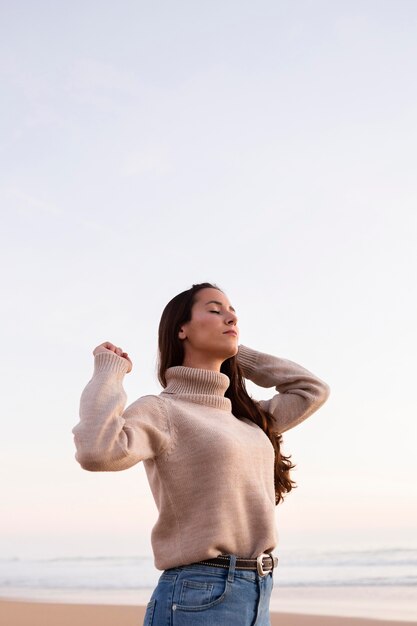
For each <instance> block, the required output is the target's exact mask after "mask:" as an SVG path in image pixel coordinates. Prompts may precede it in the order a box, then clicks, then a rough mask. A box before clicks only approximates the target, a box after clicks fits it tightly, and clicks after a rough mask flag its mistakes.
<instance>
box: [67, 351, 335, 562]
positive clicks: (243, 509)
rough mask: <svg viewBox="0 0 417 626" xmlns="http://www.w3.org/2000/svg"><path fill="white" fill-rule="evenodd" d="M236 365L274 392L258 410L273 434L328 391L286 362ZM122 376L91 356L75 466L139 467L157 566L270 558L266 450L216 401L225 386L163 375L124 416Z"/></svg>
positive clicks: (246, 357) (211, 375) (115, 359)
mask: <svg viewBox="0 0 417 626" xmlns="http://www.w3.org/2000/svg"><path fill="white" fill-rule="evenodd" d="M238 359H239V363H240V365H241V366H242V368H243V371H244V374H245V377H246V378H248V379H249V380H252V381H253V382H254V383H256V384H257V385H259V386H261V387H275V389H276V390H277V391H278V392H279V393H278V394H276V395H274V396H273V397H272V398H271V399H270V400H266V401H261V402H260V404H261V406H262V407H263V408H264V409H266V410H268V411H270V412H271V413H272V414H273V415H274V417H275V419H276V423H277V430H279V431H280V432H284V431H285V430H288V429H289V428H293V427H294V426H296V425H297V424H299V423H300V422H302V421H303V420H304V419H305V418H306V417H308V416H309V415H311V413H313V412H314V411H316V410H317V409H318V408H319V407H320V406H321V404H323V402H324V401H325V400H326V399H327V396H328V393H329V388H328V386H327V385H326V383H324V382H322V381H321V380H320V379H318V378H317V377H316V376H314V375H313V374H311V373H310V372H309V371H307V370H306V369H304V368H303V367H301V366H300V365H297V364H296V363H293V362H292V361H288V360H284V359H280V358H277V357H274V356H270V355H267V354H263V353H261V352H256V351H254V350H251V349H250V348H247V347H245V346H240V347H239V352H238ZM126 371H127V363H126V361H125V360H124V359H122V358H121V357H119V356H117V355H116V354H114V353H113V352H107V353H100V354H98V355H96V357H95V368H94V374H93V377H92V379H91V380H90V382H89V383H88V384H87V386H86V387H85V389H84V391H83V393H82V396H81V403H80V421H79V423H78V424H77V426H75V428H74V429H73V433H74V441H75V445H76V448H77V453H76V459H77V460H78V462H79V463H80V465H81V466H82V467H83V468H84V469H87V470H90V471H116V470H123V469H127V468H129V467H131V466H132V465H135V463H138V462H139V461H143V462H144V466H145V469H146V473H147V476H148V480H149V484H150V487H151V490H152V493H153V496H154V499H155V503H156V505H157V507H158V511H159V517H158V520H157V522H156V524H155V526H154V528H153V530H152V547H153V551H154V557H155V567H156V568H157V569H160V570H164V569H168V568H171V567H176V566H180V565H186V564H188V563H193V562H196V561H200V560H204V559H207V558H213V557H215V556H218V555H219V554H236V555H238V556H240V557H246V558H254V557H256V556H258V555H259V554H261V553H262V552H270V551H272V550H273V549H274V548H275V547H276V544H277V534H276V528H275V515H274V513H275V492H274V449H273V446H272V444H271V442H270V441H269V439H268V437H267V436H266V434H265V433H264V432H263V431H262V430H261V429H260V428H259V427H258V426H257V425H256V424H254V423H253V422H251V421H250V420H247V419H237V418H236V417H235V416H234V415H233V414H232V412H231V402H230V400H229V399H228V398H225V396H224V393H225V391H226V389H227V388H228V386H229V378H228V377H227V376H226V375H225V374H222V373H219V372H214V371H209V370H201V369H196V368H189V367H183V366H177V367H171V368H169V369H168V370H167V372H166V379H167V387H166V388H165V389H164V391H163V392H162V393H161V394H160V395H159V396H143V397H141V398H139V399H138V400H136V402H134V403H133V404H131V405H130V406H129V407H128V408H126V409H125V404H126V393H125V391H124V389H123V378H124V375H125V374H126Z"/></svg>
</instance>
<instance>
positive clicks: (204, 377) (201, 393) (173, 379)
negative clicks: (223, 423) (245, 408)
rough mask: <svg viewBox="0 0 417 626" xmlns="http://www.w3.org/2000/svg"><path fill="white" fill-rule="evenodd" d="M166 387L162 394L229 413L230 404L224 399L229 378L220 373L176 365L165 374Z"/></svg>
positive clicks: (227, 399)
mask: <svg viewBox="0 0 417 626" xmlns="http://www.w3.org/2000/svg"><path fill="white" fill-rule="evenodd" d="M165 377H166V381H167V386H166V387H165V389H164V391H163V392H162V394H170V395H175V396H176V397H177V398H179V399H182V400H188V401H189V402H195V403H196V404H205V405H207V406H213V407H216V408H218V409H223V410H224V411H231V408H232V403H231V401H230V400H229V398H225V397H224V393H225V391H226V389H227V388H228V387H229V385H230V380H229V377H228V376H226V374H222V373H221V372H214V371H212V370H202V369H198V368H196V367H184V366H183V365H176V366H175V367H169V368H168V369H167V370H166V372H165Z"/></svg>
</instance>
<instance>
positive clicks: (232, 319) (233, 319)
mask: <svg viewBox="0 0 417 626" xmlns="http://www.w3.org/2000/svg"><path fill="white" fill-rule="evenodd" d="M226 324H229V326H232V325H233V326H236V324H237V315H236V313H234V312H233V311H229V313H228V316H227V319H226Z"/></svg>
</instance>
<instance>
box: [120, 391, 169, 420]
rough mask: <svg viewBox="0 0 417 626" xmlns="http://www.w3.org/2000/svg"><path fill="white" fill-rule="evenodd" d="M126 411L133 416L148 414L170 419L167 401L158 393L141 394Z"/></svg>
mask: <svg viewBox="0 0 417 626" xmlns="http://www.w3.org/2000/svg"><path fill="white" fill-rule="evenodd" d="M126 413H127V414H128V415H131V416H134V415H138V416H139V415H144V414H148V415H152V416H154V417H156V416H160V417H162V418H165V419H168V408H167V403H166V402H165V401H164V399H163V398H161V397H160V396H156V395H148V396H141V397H140V398H138V399H137V400H135V401H134V402H132V404H130V405H129V406H128V407H127V409H126Z"/></svg>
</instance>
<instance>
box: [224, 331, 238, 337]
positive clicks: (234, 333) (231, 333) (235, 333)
mask: <svg viewBox="0 0 417 626" xmlns="http://www.w3.org/2000/svg"><path fill="white" fill-rule="evenodd" d="M223 335H234V336H235V337H237V332H236V331H235V330H226V332H225V333H223Z"/></svg>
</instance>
